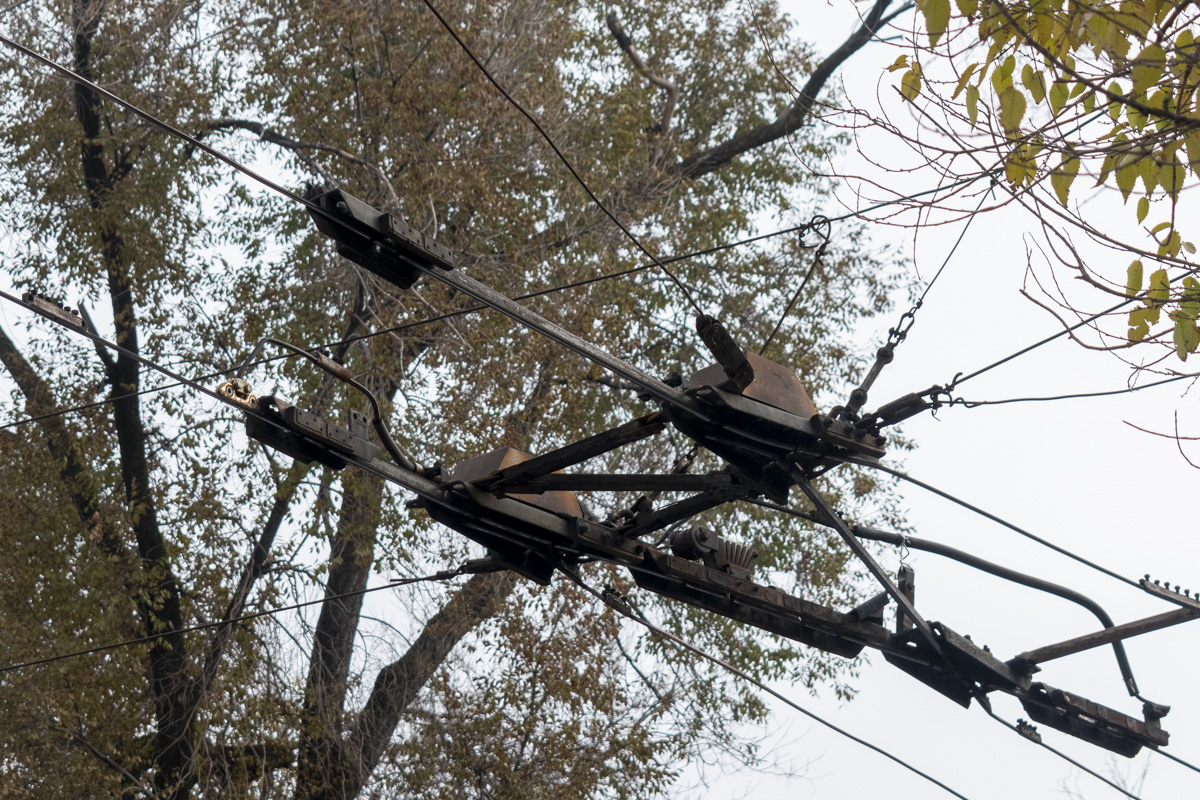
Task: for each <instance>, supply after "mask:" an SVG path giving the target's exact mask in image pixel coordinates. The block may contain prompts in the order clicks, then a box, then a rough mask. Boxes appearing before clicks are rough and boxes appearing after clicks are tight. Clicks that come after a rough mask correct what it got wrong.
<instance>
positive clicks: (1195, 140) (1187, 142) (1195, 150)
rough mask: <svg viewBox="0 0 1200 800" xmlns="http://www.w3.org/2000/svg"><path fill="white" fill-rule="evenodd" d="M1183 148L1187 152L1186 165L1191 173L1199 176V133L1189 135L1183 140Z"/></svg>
mask: <svg viewBox="0 0 1200 800" xmlns="http://www.w3.org/2000/svg"><path fill="white" fill-rule="evenodd" d="M1183 146H1184V148H1185V149H1186V150H1187V160H1188V165H1189V166H1190V167H1191V168H1192V172H1194V173H1195V174H1196V175H1200V131H1196V132H1194V133H1189V134H1188V135H1187V138H1186V139H1184V140H1183Z"/></svg>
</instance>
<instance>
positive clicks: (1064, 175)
mask: <svg viewBox="0 0 1200 800" xmlns="http://www.w3.org/2000/svg"><path fill="white" fill-rule="evenodd" d="M1078 174H1079V159H1078V158H1076V157H1075V156H1067V157H1066V158H1064V159H1063V163H1062V165H1061V166H1059V168H1058V169H1056V170H1055V171H1054V172H1053V174H1051V175H1050V185H1051V186H1053V187H1054V193H1055V194H1056V195H1058V202H1060V203H1062V204H1063V207H1064V208H1066V205H1067V198H1068V197H1069V196H1070V194H1071V184H1072V183H1074V182H1075V176H1076V175H1078Z"/></svg>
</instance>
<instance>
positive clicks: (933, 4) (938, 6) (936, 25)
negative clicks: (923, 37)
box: [917, 0, 950, 47]
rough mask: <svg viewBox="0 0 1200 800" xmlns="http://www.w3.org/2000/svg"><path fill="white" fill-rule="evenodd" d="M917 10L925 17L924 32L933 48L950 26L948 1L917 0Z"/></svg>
mask: <svg viewBox="0 0 1200 800" xmlns="http://www.w3.org/2000/svg"><path fill="white" fill-rule="evenodd" d="M917 8H918V9H920V11H921V13H922V14H924V15H925V30H927V31H928V32H929V46H930V47H933V46H934V45H936V44H937V41H938V39H940V38H941V36H942V34H943V33H945V32H946V26H948V25H949V24H950V0H917Z"/></svg>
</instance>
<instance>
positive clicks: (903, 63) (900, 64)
mask: <svg viewBox="0 0 1200 800" xmlns="http://www.w3.org/2000/svg"><path fill="white" fill-rule="evenodd" d="M907 67H908V56H906V55H905V56H900V57H899V58H897V59H896V60H895V61H893V62H892V65H891V66H890V67H888V68H887V71H888V72H896V71H897V70H901V69H905V68H907Z"/></svg>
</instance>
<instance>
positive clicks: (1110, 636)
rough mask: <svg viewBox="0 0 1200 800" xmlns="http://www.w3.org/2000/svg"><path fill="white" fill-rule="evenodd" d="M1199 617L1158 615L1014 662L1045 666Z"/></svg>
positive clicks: (1183, 612)
mask: <svg viewBox="0 0 1200 800" xmlns="http://www.w3.org/2000/svg"><path fill="white" fill-rule="evenodd" d="M1197 617H1200V610H1196V609H1191V608H1178V609H1176V610H1174V611H1167V612H1166V613H1164V614H1158V615H1156V616H1153V617H1146V618H1145V619H1139V620H1134V621H1133V622H1126V623H1125V624H1124V625H1117V626H1114V627H1112V628H1105V629H1104V630H1102V631H1096V632H1095V633H1088V634H1085V635H1083V636H1076V637H1075V638H1074V639H1067V640H1066V641H1065V642H1059V643H1057V644H1049V645H1046V646H1045V647H1039V648H1037V649H1036V650H1029V651H1027V652H1024V653H1021V654H1020V655H1019V656H1017V657H1016V658H1014V659H1013V661H1014V662H1025V663H1028V664H1042V663H1044V662H1046V661H1053V660H1054V659H1056V658H1062V657H1063V656H1069V655H1072V654H1074V653H1082V652H1083V651H1084V650H1091V649H1092V648H1093V647H1100V646H1102V645H1106V644H1111V643H1113V642H1117V641H1121V640H1124V639H1128V638H1130V637H1133V636H1140V635H1141V634H1143V633H1150V632H1151V631H1157V630H1162V629H1163V628H1169V627H1171V626H1172V625H1178V624H1179V623H1181V622H1189V621H1191V620H1193V619H1196V618H1197Z"/></svg>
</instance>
